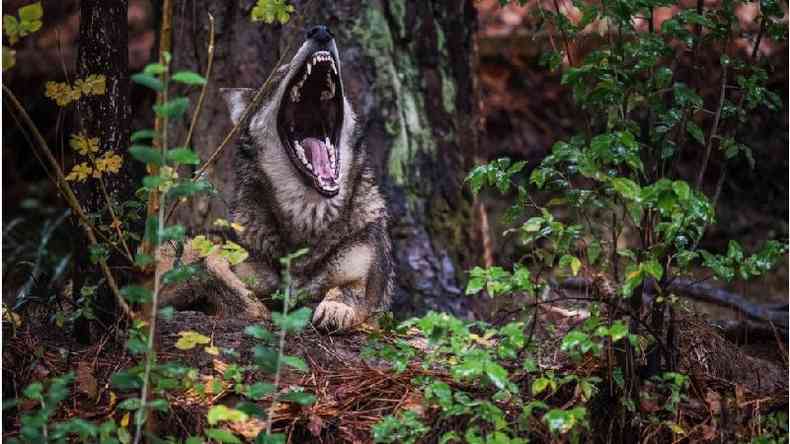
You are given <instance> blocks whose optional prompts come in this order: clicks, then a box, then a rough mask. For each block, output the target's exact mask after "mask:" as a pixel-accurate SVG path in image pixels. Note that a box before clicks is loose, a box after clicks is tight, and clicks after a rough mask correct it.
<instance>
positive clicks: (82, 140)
mask: <svg viewBox="0 0 790 444" xmlns="http://www.w3.org/2000/svg"><path fill="white" fill-rule="evenodd" d="M69 146H70V147H71V148H73V149H74V151H77V152H78V153H80V154H81V155H83V156H87V155H89V154H94V153H97V152H98V151H99V138H98V137H88V136H87V134H85V132H80V133H78V134H72V135H71V138H70V139H69ZM100 171H101V170H100Z"/></svg>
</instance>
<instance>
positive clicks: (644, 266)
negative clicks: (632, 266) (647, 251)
mask: <svg viewBox="0 0 790 444" xmlns="http://www.w3.org/2000/svg"><path fill="white" fill-rule="evenodd" d="M639 268H640V269H641V270H644V271H645V272H646V273H647V274H649V275H651V276H653V277H654V278H655V279H656V280H660V279H661V276H663V275H664V269H663V268H662V267H661V264H660V263H658V261H657V260H655V259H651V260H649V261H647V262H642V263H641V264H639Z"/></svg>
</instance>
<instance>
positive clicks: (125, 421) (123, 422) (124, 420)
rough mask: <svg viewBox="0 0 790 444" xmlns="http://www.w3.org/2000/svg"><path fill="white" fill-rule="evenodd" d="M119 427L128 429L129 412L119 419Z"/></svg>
mask: <svg viewBox="0 0 790 444" xmlns="http://www.w3.org/2000/svg"><path fill="white" fill-rule="evenodd" d="M121 427H123V428H126V427H129V412H126V413H124V414H123V417H122V418H121Z"/></svg>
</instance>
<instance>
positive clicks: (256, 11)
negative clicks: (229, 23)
mask: <svg viewBox="0 0 790 444" xmlns="http://www.w3.org/2000/svg"><path fill="white" fill-rule="evenodd" d="M293 11H294V7H293V5H291V4H288V3H286V2H285V0H258V2H257V3H256V5H255V7H254V8H252V12H251V13H250V18H251V19H252V21H253V22H257V21H263V22H264V23H269V24H271V23H274V22H275V21H277V22H280V23H281V24H285V23H287V22H288V20H289V19H290V17H291V13H293Z"/></svg>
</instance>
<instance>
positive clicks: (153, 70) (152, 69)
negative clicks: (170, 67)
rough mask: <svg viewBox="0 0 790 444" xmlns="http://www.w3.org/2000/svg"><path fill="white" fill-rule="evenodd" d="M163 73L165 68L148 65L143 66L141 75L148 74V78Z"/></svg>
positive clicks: (157, 64)
mask: <svg viewBox="0 0 790 444" xmlns="http://www.w3.org/2000/svg"><path fill="white" fill-rule="evenodd" d="M165 71H167V68H166V67H165V65H163V64H161V63H149V64H148V65H145V68H144V69H143V73H145V74H148V75H149V76H158V75H159V74H162V73H163V72H165Z"/></svg>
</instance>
